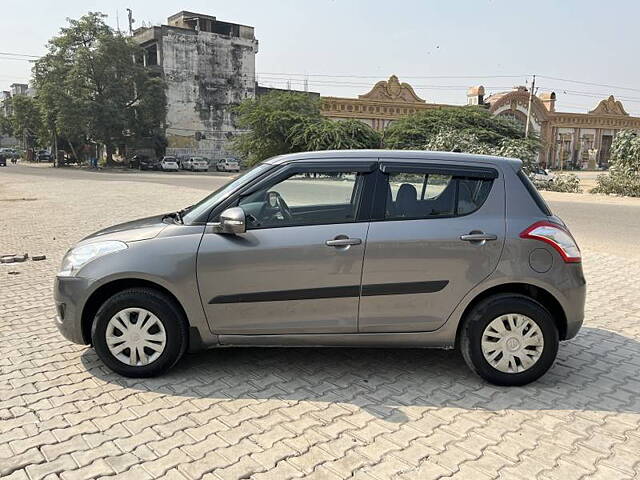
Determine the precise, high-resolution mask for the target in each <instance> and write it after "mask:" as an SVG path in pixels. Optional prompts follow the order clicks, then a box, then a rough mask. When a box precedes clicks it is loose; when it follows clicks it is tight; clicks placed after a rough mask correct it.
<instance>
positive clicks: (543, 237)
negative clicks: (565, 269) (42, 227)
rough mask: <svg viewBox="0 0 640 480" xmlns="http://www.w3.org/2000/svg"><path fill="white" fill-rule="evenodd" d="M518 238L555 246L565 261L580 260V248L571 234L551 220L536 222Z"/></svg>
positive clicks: (574, 261) (577, 261)
mask: <svg viewBox="0 0 640 480" xmlns="http://www.w3.org/2000/svg"><path fill="white" fill-rule="evenodd" d="M520 238H531V239H533V240H540V241H543V242H546V243H548V244H549V245H551V246H552V247H553V248H555V249H556V250H557V251H558V253H559V254H560V256H561V257H562V259H563V260H564V261H565V262H567V263H579V262H581V261H582V254H581V253H580V249H579V248H578V245H577V244H576V241H575V240H574V239H573V237H572V236H571V234H570V233H569V232H568V231H567V230H565V229H564V228H563V227H562V226H560V225H558V224H556V223H551V222H545V221H542V222H536V223H534V224H533V225H531V226H530V227H529V228H527V229H526V230H525V231H523V232H522V233H521V234H520Z"/></svg>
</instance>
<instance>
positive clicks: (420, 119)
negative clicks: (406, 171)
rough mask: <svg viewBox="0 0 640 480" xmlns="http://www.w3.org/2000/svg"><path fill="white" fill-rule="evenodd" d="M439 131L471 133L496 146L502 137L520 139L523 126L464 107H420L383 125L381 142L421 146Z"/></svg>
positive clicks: (407, 147) (487, 112) (488, 113)
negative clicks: (424, 108) (420, 108)
mask: <svg viewBox="0 0 640 480" xmlns="http://www.w3.org/2000/svg"><path fill="white" fill-rule="evenodd" d="M443 130H453V131H455V132H458V133H460V134H464V135H473V136H474V138H475V140H477V141H479V142H481V143H485V144H488V145H492V146H499V145H500V144H501V143H502V141H503V140H504V139H506V138H512V139H521V138H524V129H523V127H522V126H521V125H520V124H518V123H517V122H515V121H513V120H511V119H509V118H505V117H501V116H495V115H492V114H491V113H490V112H489V111H488V110H487V109H485V108H482V107H474V106H468V107H447V108H440V109H430V110H423V111H421V112H418V113H416V114H413V115H409V116H406V117H403V118H401V119H399V120H396V121H394V122H393V123H392V124H391V125H389V126H388V127H387V128H386V130H385V131H384V135H383V141H384V145H385V147H386V148H395V149H403V150H404V149H422V148H424V146H425V145H427V144H428V143H429V142H430V141H431V140H432V139H433V137H434V136H436V135H437V134H438V133H439V132H441V131H443Z"/></svg>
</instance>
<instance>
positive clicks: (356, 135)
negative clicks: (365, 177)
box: [288, 118, 382, 151]
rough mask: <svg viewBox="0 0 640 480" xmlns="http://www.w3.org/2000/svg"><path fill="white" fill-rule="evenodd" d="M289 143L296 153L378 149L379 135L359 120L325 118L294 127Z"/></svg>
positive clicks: (290, 133)
mask: <svg viewBox="0 0 640 480" xmlns="http://www.w3.org/2000/svg"><path fill="white" fill-rule="evenodd" d="M288 139H289V141H290V142H291V145H292V146H293V149H294V150H296V151H314V150H350V149H362V148H380V143H381V140H382V138H381V135H380V134H379V133H378V132H376V131H375V130H374V129H373V128H371V127H370V126H369V125H367V124H366V123H364V122H361V121H359V120H341V121H333V120H329V119H326V118H323V119H321V120H314V121H310V122H309V121H308V122H301V123H298V124H296V125H294V126H293V127H292V128H291V130H290V132H289V137H288Z"/></svg>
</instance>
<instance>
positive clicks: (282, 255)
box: [197, 164, 372, 334]
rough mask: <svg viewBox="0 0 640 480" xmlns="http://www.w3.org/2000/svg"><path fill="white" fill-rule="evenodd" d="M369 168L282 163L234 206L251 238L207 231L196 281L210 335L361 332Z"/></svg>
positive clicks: (201, 246) (246, 235) (199, 253)
mask: <svg viewBox="0 0 640 480" xmlns="http://www.w3.org/2000/svg"><path fill="white" fill-rule="evenodd" d="M369 165H371V164H369ZM367 168H369V169H370V167H366V168H365V167H362V166H361V165H358V164H355V165H352V166H351V167H350V166H348V165H346V164H345V165H344V166H340V167H335V168H333V169H330V170H328V169H327V168H326V166H325V167H323V168H317V169H314V168H313V166H300V167H296V166H295V165H293V166H290V167H284V172H279V173H278V174H277V175H276V178H275V179H273V178H269V179H266V180H263V182H262V183H263V184H262V185H258V186H257V187H256V188H252V190H251V192H250V193H248V194H246V195H244V196H242V197H240V198H239V199H238V201H237V202H236V205H238V206H240V207H241V208H242V209H243V210H244V211H245V214H246V218H247V232H246V233H245V234H241V235H225V234H217V233H205V234H204V235H203V238H202V243H201V245H200V249H199V252H198V260H197V274H198V285H199V288H200V295H201V299H202V303H203V305H204V308H205V311H206V315H207V320H208V322H209V325H210V327H211V330H212V331H213V332H215V333H218V334H285V333H338V332H356V331H357V318H358V302H359V293H360V278H361V275H362V262H363V256H364V246H365V241H366V235H367V227H368V222H367V221H366V216H367V215H368V214H369V212H368V210H367V211H366V212H364V213H363V212H361V204H362V203H363V202H364V200H363V194H364V192H365V183H367V182H366V178H367V176H370V175H371V174H370V173H366V172H364V171H363V170H366V169H367ZM272 177H273V176H272ZM371 180H372V179H371ZM368 188H369V187H367V189H368Z"/></svg>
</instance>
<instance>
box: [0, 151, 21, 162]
mask: <svg viewBox="0 0 640 480" xmlns="http://www.w3.org/2000/svg"><path fill="white" fill-rule="evenodd" d="M0 153H1V154H3V155H4V157H5V158H6V159H8V160H15V159H17V158H20V154H19V153H18V151H17V150H16V149H15V148H0ZM14 163H15V162H14Z"/></svg>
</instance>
